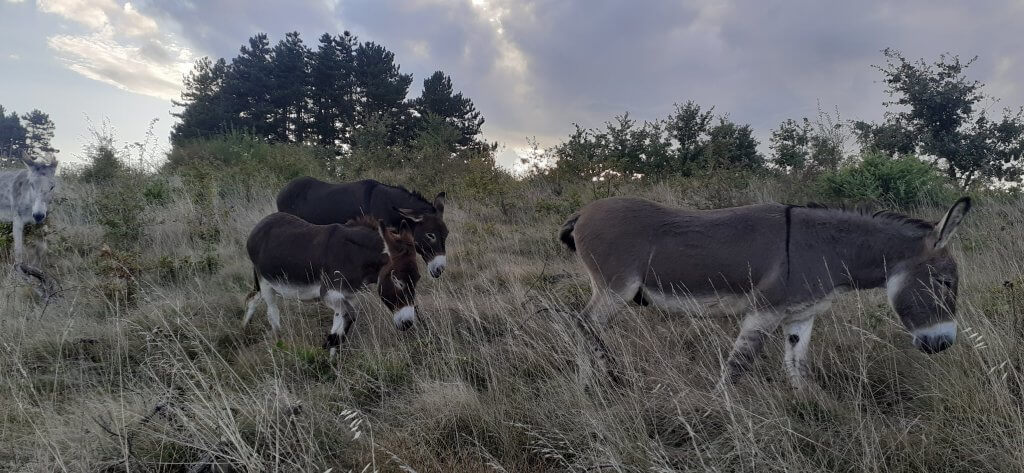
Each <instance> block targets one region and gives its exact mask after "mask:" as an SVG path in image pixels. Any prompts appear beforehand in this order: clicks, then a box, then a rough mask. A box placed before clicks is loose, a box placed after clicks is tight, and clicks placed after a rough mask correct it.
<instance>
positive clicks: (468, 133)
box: [412, 71, 484, 147]
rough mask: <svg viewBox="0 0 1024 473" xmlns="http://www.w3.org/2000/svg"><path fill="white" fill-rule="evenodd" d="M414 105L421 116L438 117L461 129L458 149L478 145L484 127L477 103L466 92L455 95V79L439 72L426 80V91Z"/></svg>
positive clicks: (424, 85) (424, 81) (424, 83)
mask: <svg viewBox="0 0 1024 473" xmlns="http://www.w3.org/2000/svg"><path fill="white" fill-rule="evenodd" d="M412 105H413V109H414V110H416V111H417V112H418V113H419V114H420V116H426V115H436V116H439V117H441V118H443V119H444V120H445V121H447V122H448V123H449V124H451V125H453V126H455V127H456V128H458V130H459V132H460V134H461V137H460V138H459V141H458V145H459V146H461V147H466V146H469V145H471V144H473V143H474V142H476V136H477V135H479V134H480V127H481V126H483V124H484V119H483V117H481V116H480V112H479V111H477V110H476V107H475V106H474V105H473V101H472V100H470V99H468V98H466V97H464V96H463V95H462V92H459V93H454V89H453V87H452V79H451V77H449V76H447V75H446V74H445V73H444V72H442V71H436V72H434V73H433V74H432V75H431V76H430V77H428V78H426V79H424V80H423V91H422V93H421V94H420V96H419V98H417V99H416V100H415V101H413V104H412Z"/></svg>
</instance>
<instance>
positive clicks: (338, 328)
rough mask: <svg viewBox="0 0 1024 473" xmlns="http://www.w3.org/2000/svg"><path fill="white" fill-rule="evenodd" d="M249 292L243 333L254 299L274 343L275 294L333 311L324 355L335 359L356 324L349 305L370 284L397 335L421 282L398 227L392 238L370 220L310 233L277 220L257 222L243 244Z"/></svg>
mask: <svg viewBox="0 0 1024 473" xmlns="http://www.w3.org/2000/svg"><path fill="white" fill-rule="evenodd" d="M246 249H247V250H248V251H249V259H250V260H252V264H253V273H254V278H255V286H256V287H255V290H254V291H253V292H252V294H250V295H249V298H248V300H247V301H246V310H245V318H243V319H242V326H243V327H244V326H245V325H246V324H248V323H249V320H250V319H252V314H253V312H255V311H256V307H257V306H258V305H259V302H260V299H261V297H260V296H262V300H263V301H264V302H266V303H267V318H269V319H270V327H271V329H272V330H273V332H274V334H275V336H276V335H277V333H278V331H279V330H280V328H281V317H280V311H279V310H278V308H277V304H276V302H275V300H274V295H275V294H280V295H281V296H283V297H288V298H294V299H299V300H303V301H310V300H318V299H319V300H323V302H324V304H325V305H326V306H327V307H330V308H331V309H333V310H334V324H333V325H332V326H331V331H330V333H328V335H327V341H326V342H325V344H324V347H325V348H329V349H330V351H331V355H334V353H335V352H336V349H337V347H338V345H340V344H341V342H342V341H343V340H344V338H345V335H346V334H347V333H348V329H349V327H350V326H351V325H352V322H353V321H354V320H355V311H354V309H353V308H352V305H351V304H350V303H349V302H348V299H350V298H352V297H353V296H354V294H355V293H356V291H359V290H360V289H362V288H364V287H365V286H367V285H369V284H372V283H376V284H377V293H378V294H379V295H380V299H381V301H383V302H384V305H386V306H387V308H388V309H389V310H391V311H392V312H393V313H394V318H393V320H394V323H395V327H396V328H398V329H399V330H406V329H408V328H409V327H411V326H412V324H413V322H414V321H415V320H416V309H415V306H414V301H415V297H416V283H417V281H419V279H420V273H419V268H418V267H417V265H416V253H415V251H414V250H413V241H412V231H411V230H410V229H409V226H408V225H407V224H405V223H404V222H403V223H402V224H400V228H399V232H398V234H394V233H392V232H391V231H390V230H388V229H387V228H385V227H384V225H382V224H381V223H380V222H379V221H377V220H375V219H373V218H371V217H360V218H358V219H356V220H353V221H350V222H348V223H346V224H344V225H342V224H337V223H336V224H331V225H314V224H312V223H309V222H306V221H305V220H302V219H301V218H298V217H296V216H294V215H291V214H286V213H283V212H277V213H274V214H271V215H269V216H267V217H266V218H264V219H263V220H261V221H260V222H259V223H258V224H256V227H255V228H253V229H252V232H251V233H250V234H249V241H248V242H247V244H246Z"/></svg>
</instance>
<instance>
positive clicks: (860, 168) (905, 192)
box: [819, 153, 952, 207]
mask: <svg viewBox="0 0 1024 473" xmlns="http://www.w3.org/2000/svg"><path fill="white" fill-rule="evenodd" d="M819 188H820V192H821V194H822V195H823V196H825V197H828V198H833V199H841V200H856V201H871V202H877V203H879V204H884V205H889V206H897V207H902V206H908V205H916V204H923V203H929V202H936V201H946V200H949V196H948V194H951V193H952V189H951V188H950V186H949V184H948V183H947V182H946V181H945V179H944V178H943V177H942V175H941V174H939V172H938V171H937V170H936V169H935V168H934V167H932V165H930V164H928V163H926V162H924V161H921V160H920V159H917V157H915V156H902V157H899V158H890V157H888V156H885V155H882V154H877V153H869V154H865V155H864V156H863V159H862V160H861V161H860V162H857V163H855V164H853V165H850V166H847V167H844V168H842V169H840V170H838V171H836V172H833V173H829V174H825V175H823V176H822V178H821V180H820V181H819Z"/></svg>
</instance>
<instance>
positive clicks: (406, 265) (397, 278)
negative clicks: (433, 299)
mask: <svg viewBox="0 0 1024 473" xmlns="http://www.w3.org/2000/svg"><path fill="white" fill-rule="evenodd" d="M378 228H379V230H380V234H381V238H383V239H384V248H385V250H386V251H387V253H388V263H387V264H386V265H384V267H383V268H381V270H380V273H379V274H378V275H377V292H378V293H379V294H380V300H381V301H383V302H384V305H385V306H387V308H388V309H389V310H391V311H392V312H393V313H394V317H393V319H392V320H394V322H395V328H397V329H399V330H406V329H408V328H409V327H412V324H413V323H414V322H415V321H416V306H415V303H416V283H417V282H419V280H420V271H419V266H417V265H416V249H415V242H414V241H413V234H412V230H411V229H410V228H409V224H407V223H405V221H403V222H402V223H401V225H400V226H399V229H398V233H397V234H396V233H394V232H392V231H391V230H390V229H388V228H387V227H385V226H384V222H380V224H379V227H378Z"/></svg>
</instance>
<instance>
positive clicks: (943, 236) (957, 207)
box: [935, 197, 971, 248]
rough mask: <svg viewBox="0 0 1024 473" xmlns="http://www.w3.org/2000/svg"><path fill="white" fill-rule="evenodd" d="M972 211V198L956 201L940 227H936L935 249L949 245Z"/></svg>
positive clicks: (940, 222) (943, 218)
mask: <svg viewBox="0 0 1024 473" xmlns="http://www.w3.org/2000/svg"><path fill="white" fill-rule="evenodd" d="M968 210H971V198H970V197H961V198H960V200H958V201H956V203H955V204H953V206H952V207H950V208H949V211H948V212H946V216H945V217H942V220H939V223H938V225H936V226H935V247H936V248H942V247H945V246H946V244H947V243H949V239H950V237H952V236H953V233H954V232H956V227H958V226H959V225H960V222H961V221H963V219H964V216H965V215H967V211H968Z"/></svg>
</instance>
